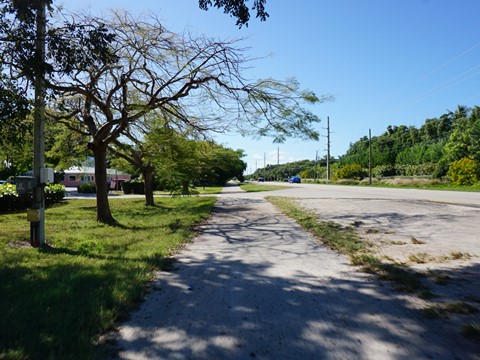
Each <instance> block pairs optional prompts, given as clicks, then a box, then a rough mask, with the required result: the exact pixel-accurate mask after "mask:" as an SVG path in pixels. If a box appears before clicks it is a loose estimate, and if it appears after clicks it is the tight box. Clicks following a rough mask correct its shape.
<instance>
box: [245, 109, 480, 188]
mask: <svg viewBox="0 0 480 360" xmlns="http://www.w3.org/2000/svg"><path fill="white" fill-rule="evenodd" d="M371 147H372V156H371V160H372V161H371V163H372V164H371V165H372V177H373V178H374V179H381V178H386V177H428V178H434V179H447V180H448V179H450V177H451V178H452V180H453V178H454V180H453V182H454V185H462V186H464V185H473V184H474V183H476V182H478V181H479V179H480V177H479V175H478V174H477V170H476V165H475V164H476V162H480V107H478V106H475V107H473V108H466V107H463V106H459V107H458V108H457V110H455V111H450V112H448V113H447V114H443V115H441V116H440V117H439V118H433V119H427V120H426V121H425V123H424V124H423V125H422V126H421V127H420V128H416V127H415V126H405V125H401V126H388V127H387V130H386V131H385V132H384V133H383V134H381V135H380V136H374V137H372V139H371ZM369 151H370V141H369V138H368V137H367V136H364V137H362V138H361V139H359V140H358V141H356V142H354V143H352V144H351V145H350V148H349V149H348V151H347V152H346V153H345V154H344V155H343V156H341V157H340V158H339V159H334V158H332V159H330V165H331V179H333V180H335V181H342V183H345V181H347V180H351V181H359V180H361V179H363V178H364V177H366V176H367V174H368V168H369V160H370V156H369ZM463 159H470V160H463ZM458 161H460V162H458ZM475 161H476V162H475ZM291 175H300V177H301V178H303V179H317V180H318V179H326V177H327V168H326V159H325V158H323V159H321V160H320V161H317V162H314V161H312V160H302V161H297V162H293V163H288V164H282V165H267V166H266V168H261V169H257V170H256V171H255V173H254V174H252V175H250V176H249V178H250V179H257V178H258V176H265V178H266V180H283V179H285V178H287V177H289V176H291Z"/></svg>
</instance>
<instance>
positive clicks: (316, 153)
mask: <svg viewBox="0 0 480 360" xmlns="http://www.w3.org/2000/svg"><path fill="white" fill-rule="evenodd" d="M317 162H318V150H317V151H316V152H315V167H314V169H313V170H314V171H313V179H314V180H315V182H317Z"/></svg>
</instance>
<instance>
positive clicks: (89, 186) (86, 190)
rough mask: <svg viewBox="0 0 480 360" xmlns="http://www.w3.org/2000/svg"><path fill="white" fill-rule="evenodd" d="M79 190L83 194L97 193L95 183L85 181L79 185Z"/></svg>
mask: <svg viewBox="0 0 480 360" xmlns="http://www.w3.org/2000/svg"><path fill="white" fill-rule="evenodd" d="M77 191H78V192H79V193H83V194H95V193H96V192H97V190H96V188H95V183H93V182H85V183H82V184H80V185H78V186H77Z"/></svg>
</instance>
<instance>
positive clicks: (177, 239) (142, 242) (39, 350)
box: [0, 197, 215, 359]
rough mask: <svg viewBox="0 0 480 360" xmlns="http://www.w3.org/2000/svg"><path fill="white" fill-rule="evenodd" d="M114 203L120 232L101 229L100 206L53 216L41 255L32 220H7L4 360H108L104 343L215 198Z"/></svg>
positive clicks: (1, 237)
mask: <svg viewBox="0 0 480 360" xmlns="http://www.w3.org/2000/svg"><path fill="white" fill-rule="evenodd" d="M110 201H111V208H112V213H113V215H114V217H115V218H116V219H117V220H118V224H117V225H116V226H108V225H104V224H100V223H97V222H96V221H95V202H94V200H74V201H70V202H68V203H63V204H61V205H59V206H55V207H53V208H50V209H48V210H47V212H46V237H47V241H48V244H49V245H50V246H46V247H43V248H41V249H33V248H31V247H29V246H28V243H29V240H28V237H29V224H28V223H27V221H26V219H25V215H24V214H9V215H0V248H1V252H0V309H1V311H0V359H4V358H5V359H10V358H11V359H27V358H28V359H86V358H102V357H103V356H102V355H101V354H99V353H98V352H97V349H96V347H95V345H94V344H95V342H96V340H97V339H98V335H99V334H100V333H102V332H104V331H106V330H108V329H109V328H111V327H112V326H113V324H114V323H115V321H117V320H119V319H121V318H122V316H124V315H125V314H126V312H127V310H128V309H129V308H130V307H131V306H132V304H134V303H135V302H136V301H139V300H140V299H141V298H142V296H143V294H144V291H145V286H146V283H147V282H148V281H149V280H150V279H151V278H152V274H153V271H154V270H155V269H159V268H161V267H162V266H164V265H165V264H169V256H170V255H171V254H172V252H174V251H175V249H176V248H177V247H178V246H179V245H180V244H182V243H184V242H186V241H188V240H190V239H191V238H192V237H193V236H194V234H195V231H194V228H195V225H196V224H198V223H200V222H202V221H203V220H204V219H205V218H207V217H208V216H209V214H210V211H211V209H212V206H213V204H214V202H215V198H213V197H194V198H176V199H172V198H165V199H156V203H157V205H156V206H155V207H145V206H144V205H143V202H144V200H143V199H112V200H110Z"/></svg>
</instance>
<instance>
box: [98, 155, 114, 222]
mask: <svg viewBox="0 0 480 360" xmlns="http://www.w3.org/2000/svg"><path fill="white" fill-rule="evenodd" d="M93 156H94V158H95V187H96V190H97V221H99V222H102V223H107V224H111V223H114V222H115V219H114V218H113V216H112V213H111V212H110V204H109V202H108V185H107V147H106V146H103V145H100V146H99V145H97V146H95V145H94V147H93Z"/></svg>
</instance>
